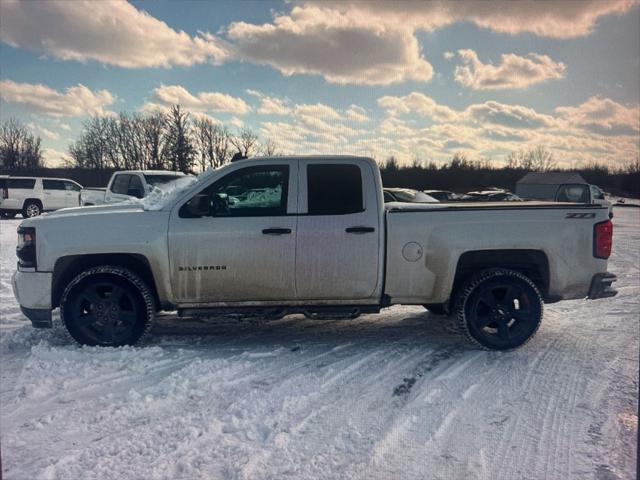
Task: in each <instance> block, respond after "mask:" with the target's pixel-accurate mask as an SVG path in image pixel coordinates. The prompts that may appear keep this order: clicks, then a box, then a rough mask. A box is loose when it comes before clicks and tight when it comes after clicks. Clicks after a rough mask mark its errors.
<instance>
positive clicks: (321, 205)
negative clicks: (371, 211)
mask: <svg viewBox="0 0 640 480" xmlns="http://www.w3.org/2000/svg"><path fill="white" fill-rule="evenodd" d="M307 192H308V212H309V214H310V215H345V214H348V213H356V212H362V211H363V210H364V208H363V201H362V176H361V175H360V168H359V167H358V166H356V165H307Z"/></svg>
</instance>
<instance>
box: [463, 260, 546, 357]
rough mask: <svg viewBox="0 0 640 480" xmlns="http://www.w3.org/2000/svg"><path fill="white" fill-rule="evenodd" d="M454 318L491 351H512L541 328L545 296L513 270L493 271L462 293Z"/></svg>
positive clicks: (475, 279) (479, 276)
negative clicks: (543, 298) (543, 297)
mask: <svg viewBox="0 0 640 480" xmlns="http://www.w3.org/2000/svg"><path fill="white" fill-rule="evenodd" d="M459 292H460V293H459V294H458V296H457V298H456V303H455V308H454V312H455V317H456V319H457V321H458V326H459V328H460V330H461V331H462V332H463V333H464V334H465V335H466V336H467V338H468V339H469V340H470V341H471V342H473V343H474V344H476V345H479V346H481V347H483V348H486V349H489V350H512V349H515V348H518V347H520V346H522V345H524V344H525V343H527V342H528V341H529V340H531V338H533V336H534V335H535V334H536V332H537V331H538V328H540V323H541V322H542V314H543V302H542V296H541V295H540V292H539V291H538V288H537V287H536V286H535V284H534V283H533V282H532V281H531V280H530V279H529V278H527V277H526V276H525V275H523V274H521V273H519V272H516V271H514V270H507V269H491V270H484V271H482V272H480V273H478V274H476V275H474V276H473V277H472V278H471V279H470V280H469V281H467V282H466V283H465V285H464V286H463V288H462V289H461V290H459Z"/></svg>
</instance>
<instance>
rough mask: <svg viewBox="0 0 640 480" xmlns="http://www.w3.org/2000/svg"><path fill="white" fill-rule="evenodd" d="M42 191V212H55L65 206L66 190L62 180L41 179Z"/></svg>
mask: <svg viewBox="0 0 640 480" xmlns="http://www.w3.org/2000/svg"><path fill="white" fill-rule="evenodd" d="M42 191H43V193H44V198H43V202H42V203H43V208H44V210H57V209H59V208H65V207H66V206H67V188H66V187H65V185H64V182H63V181H62V180H49V179H43V180H42Z"/></svg>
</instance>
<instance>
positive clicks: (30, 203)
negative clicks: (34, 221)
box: [22, 200, 42, 218]
mask: <svg viewBox="0 0 640 480" xmlns="http://www.w3.org/2000/svg"><path fill="white" fill-rule="evenodd" d="M41 213H42V205H40V203H39V202H36V201H34V200H27V201H26V202H25V204H24V207H23V208H22V216H23V217H24V218H33V217H37V216H38V215H40V214H41Z"/></svg>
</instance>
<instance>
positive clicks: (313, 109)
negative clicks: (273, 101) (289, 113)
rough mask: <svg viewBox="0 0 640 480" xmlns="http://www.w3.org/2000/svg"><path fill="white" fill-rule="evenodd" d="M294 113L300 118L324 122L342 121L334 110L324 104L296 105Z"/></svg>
mask: <svg viewBox="0 0 640 480" xmlns="http://www.w3.org/2000/svg"><path fill="white" fill-rule="evenodd" d="M293 111H294V113H295V114H296V115H298V116H300V117H313V118H321V119H323V120H340V119H341V118H342V117H341V116H340V114H339V113H338V112H337V111H336V110H335V109H334V108H332V107H330V106H328V105H325V104H323V103H316V104H300V105H296V106H295V107H294V109H293Z"/></svg>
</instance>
